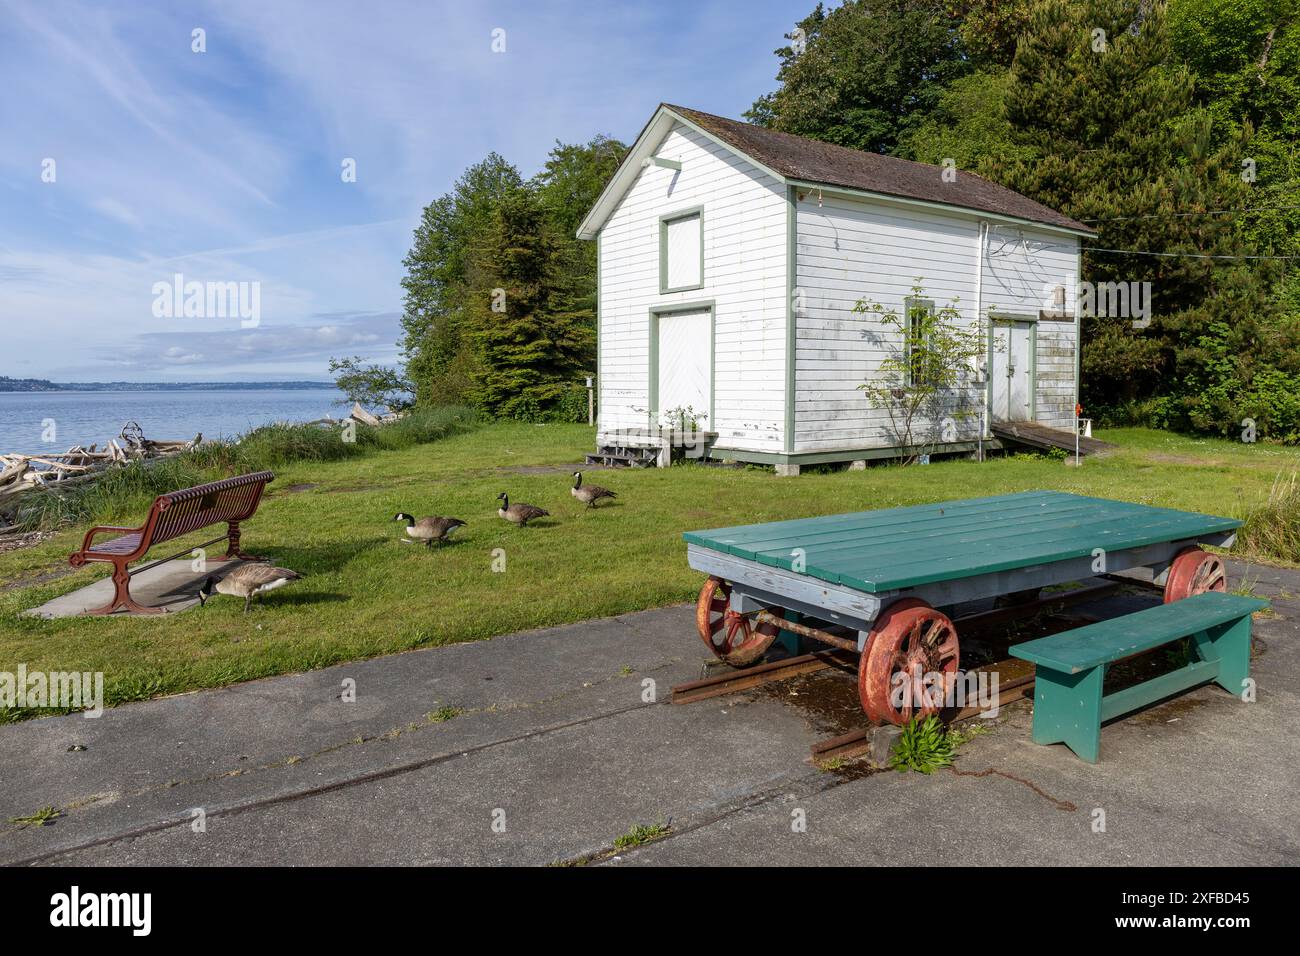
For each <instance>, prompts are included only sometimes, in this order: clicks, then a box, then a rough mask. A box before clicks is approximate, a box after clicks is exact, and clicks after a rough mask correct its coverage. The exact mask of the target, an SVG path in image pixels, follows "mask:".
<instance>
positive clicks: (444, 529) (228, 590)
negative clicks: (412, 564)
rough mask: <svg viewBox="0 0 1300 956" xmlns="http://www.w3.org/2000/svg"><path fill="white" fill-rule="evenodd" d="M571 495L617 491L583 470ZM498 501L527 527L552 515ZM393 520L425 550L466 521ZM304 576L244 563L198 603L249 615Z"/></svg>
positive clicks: (591, 501)
mask: <svg viewBox="0 0 1300 956" xmlns="http://www.w3.org/2000/svg"><path fill="white" fill-rule="evenodd" d="M569 494H571V495H573V497H575V498H577V499H578V500H579V501H581V502H582V503H583V504H585V505H586V506H587V507H588V508H595V507H596V502H598V501H600V500H601V499H602V498H617V497H618V495H617V494H615V493H614V492H612V491H610V490H609V489H608V488H602V487H601V486H600V485H587V484H583V482H582V472H580V471H575V472H574V473H573V487H572V488H570V489H569ZM497 501H499V502H500V503H501V504H500V507H498V508H497V515H498V516H499V517H501V518H503V519H505V520H506V521H509V522H510V523H511V524H515V525H518V526H519V527H521V528H526V527H528V522H530V521H534V520H536V519H538V518H545V517H548V516H549V515H550V512H549V511H547V510H546V509H545V508H539V507H537V506H536V505H529V504H524V503H523V502H515V503H514V504H511V503H510V497H509V495H507V494H506V493H505V492H504V491H503V492H501V494H499V495H497ZM392 520H393V521H405V522H406V535H407V537H409V538H410V539H411V540H412V541H420V542H423V543H424V546H425V548H426V549H427V548H432V547H433V546H434V544H437V545H438V546H439V547H441V546H442V545H443V544H444V543H445V542H446V541H447V540H448V538H449V536H450V535H451V533H452V532H453V531H455V530H456V529H457V528H463V527H465V526H466V522H464V521H462V520H461V519H460V518H450V517H444V516H443V515H428V516H426V517H424V518H416V517H413V516H412V515H409V514H407V513H406V512H405V511H399V512H398V513H397V514H395V515H393V518H392ZM301 577H302V575H300V574H299V573H298V572H297V571H290V570H289V569H288V568H277V567H272V566H271V565H269V564H241V565H240V566H239V567H237V568H235V569H234V570H233V571H231V572H230V573H229V574H227V575H225V576H224V577H221V578H218V577H216V576H215V575H214V576H209V577H208V579H207V580H206V581H204V582H203V587H201V588H200V589H199V605H200V606H201V607H202V606H206V605H207V602H208V598H210V597H212V595H213V594H225V595H229V596H230V597H239V598H243V599H244V613H245V614H247V613H248V609H249V608H250V607H251V606H252V604H253V598H255V597H257V596H258V595H260V594H265V593H267V592H268V591H274V590H275V589H277V588H281V587H284V586H285V585H286V584H289V583H290V582H292V581H297V580H298V579H299V578H301Z"/></svg>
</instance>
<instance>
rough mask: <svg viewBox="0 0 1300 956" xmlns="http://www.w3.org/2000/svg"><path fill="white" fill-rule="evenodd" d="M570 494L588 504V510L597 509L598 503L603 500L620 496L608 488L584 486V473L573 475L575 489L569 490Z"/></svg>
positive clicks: (578, 472) (577, 472)
mask: <svg viewBox="0 0 1300 956" xmlns="http://www.w3.org/2000/svg"><path fill="white" fill-rule="evenodd" d="M569 494H571V495H573V497H575V498H577V499H578V500H579V501H581V502H583V503H585V504H586V506H587V507H588V508H594V507H596V502H597V501H599V500H600V499H601V498H617V497H618V495H616V494H614V492H612V491H610V490H609V489H608V488H602V487H600V485H584V484H583V483H582V472H580V471H575V472H574V473H573V487H572V488H570V489H569Z"/></svg>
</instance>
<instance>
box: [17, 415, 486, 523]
mask: <svg viewBox="0 0 1300 956" xmlns="http://www.w3.org/2000/svg"><path fill="white" fill-rule="evenodd" d="M478 424H479V421H478V417H477V415H476V414H475V413H474V411H473V410H472V409H468V408H461V407H458V406H447V407H444V408H430V409H420V410H416V411H412V412H410V413H409V414H407V415H406V416H404V417H403V418H401V419H399V420H398V421H396V422H392V423H390V424H388V425H383V426H381V427H378V428H371V427H369V426H366V425H357V426H356V428H355V431H354V432H351V433H345V432H344V430H343V429H342V428H339V427H328V426H323V425H298V424H289V423H283V422H279V423H275V424H271V425H262V426H260V427H258V428H254V429H252V430H251V431H249V432H247V433H246V434H244V435H242V436H240V437H239V438H238V439H235V440H234V441H228V442H226V441H214V442H208V443H206V444H204V445H201V446H199V447H198V448H195V449H193V450H192V451H188V452H185V453H183V454H180V455H176V456H175V457H172V458H160V459H155V460H153V461H148V462H132V463H131V464H129V465H127V466H125V467H123V468H112V469H109V470H108V471H105V472H104V473H103V474H102V475H101V476H100V477H99V478H98V479H97V480H95V481H89V482H86V483H85V484H84V485H78V486H76V487H75V488H67V489H66V490H60V491H57V492H55V491H49V492H46V491H39V490H38V491H34V492H33V493H32V494H30V495H26V496H24V498H23V501H22V503H21V505H20V507H19V512H18V515H17V518H18V526H19V527H20V528H21V529H23V530H33V531H35V530H47V529H52V528H57V527H60V526H62V525H66V524H72V523H76V524H81V523H88V522H93V521H103V520H107V519H110V518H112V517H114V516H116V515H123V514H127V513H130V512H133V511H138V510H140V509H141V508H143V507H145V506H147V505H148V503H149V501H151V500H152V499H153V498H155V497H157V496H158V495H161V494H165V493H166V492H168V491H175V490H177V489H178V488H188V487H190V486H191V485H197V484H201V483H202V482H205V481H215V480H216V479H218V478H228V477H230V476H231V475H240V474H247V473H248V472H252V471H264V470H273V469H275V468H277V467H280V466H282V465H286V464H289V463H291V462H303V461H307V462H312V461H338V460H340V459H344V458H354V457H359V456H363V455H368V454H373V453H374V452H376V451H393V450H397V449H401V448H410V447H412V446H414V445H422V444H427V443H429V442H435V441H440V440H441V439H444V438H449V437H451V436H452V435H457V434H460V433H462V432H466V431H469V430H471V429H473V428H475V427H476V426H477V425H478ZM349 437H350V438H352V439H354V440H352V441H348V440H346V438H349Z"/></svg>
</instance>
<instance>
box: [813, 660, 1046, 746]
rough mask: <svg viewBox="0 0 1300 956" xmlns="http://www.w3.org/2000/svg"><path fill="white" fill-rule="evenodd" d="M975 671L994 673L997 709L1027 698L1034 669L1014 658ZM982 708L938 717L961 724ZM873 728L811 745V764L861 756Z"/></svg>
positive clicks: (869, 742)
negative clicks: (1005, 674)
mask: <svg viewBox="0 0 1300 956" xmlns="http://www.w3.org/2000/svg"><path fill="white" fill-rule="evenodd" d="M975 670H976V671H977V672H978V671H997V673H998V675H999V680H998V707H999V708H1001V707H1005V706H1006V705H1007V704H1011V703H1014V702H1016V701H1018V700H1023V699H1024V698H1025V697H1028V696H1029V693H1030V692H1031V691H1032V690H1033V689H1034V668H1033V665H1032V664H1028V663H1027V662H1025V661H1022V660H1018V659H1017V658H1014V657H1013V658H1009V659H1007V660H1005V661H998V662H996V663H993V664H986V665H984V666H983V667H977V668H975ZM1008 672H1009V673H1010V675H1011V676H1010V677H1009V678H1008V679H1002V675H1003V674H1004V673H1008ZM983 711H984V708H982V707H964V708H962V709H961V710H957V711H952V710H949V711H944V712H941V713H940V715H939V716H940V717H941V718H942V719H943V720H945V721H946V722H948V723H950V724H955V723H958V722H960V721H964V720H970V719H972V718H974V717H977V716H979V715H980V714H981V713H983ZM874 729H875V727H874V726H871V725H869V726H866V727H858V728H857V729H855V730H850V731H849V732H848V733H847V734H841V735H840V736H838V737H828V738H827V739H826V740H819V741H817V743H815V744H813V745H812V748H811V750H812V759H813V762H814V763H825V762H826V761H828V760H836V759H839V760H851V759H852V758H854V757H860V756H862V755H863V754H865V753H866V752H867V751H869V750H870V749H871V732H872V731H873V730H874Z"/></svg>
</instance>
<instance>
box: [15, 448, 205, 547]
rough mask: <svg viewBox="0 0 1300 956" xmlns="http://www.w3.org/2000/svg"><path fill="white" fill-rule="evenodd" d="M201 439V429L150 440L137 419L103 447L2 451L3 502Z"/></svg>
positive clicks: (172, 451)
mask: <svg viewBox="0 0 1300 956" xmlns="http://www.w3.org/2000/svg"><path fill="white" fill-rule="evenodd" d="M202 441H203V435H202V434H201V433H200V434H198V435H195V436H194V437H193V438H192V439H190V440H189V441H151V440H149V439H147V438H145V437H144V432H143V431H142V430H141V428H140V425H139V424H138V423H136V422H127V423H126V424H125V425H123V426H122V431H121V432H120V433H119V435H118V437H117V438H116V439H111V440H109V442H108V444H107V445H105V447H104V448H103V449H100V448H99V447H98V444H95V445H91V446H90V447H89V448H83V447H82V446H81V445H73V446H72V447H71V448H69V449H68V450H67V451H65V452H51V453H48V454H44V455H19V454H8V455H0V505H3V504H5V503H6V502H8V501H12V500H14V499H16V498H17V497H18V496H19V495H22V494H25V493H27V492H30V491H35V490H38V489H46V490H58V489H61V488H64V487H68V486H72V485H78V484H82V483H83V482H85V481H89V480H93V479H94V478H96V477H97V476H98V475H99V473H101V472H103V471H104V470H106V469H108V468H111V467H114V466H120V465H126V464H129V463H130V462H133V461H148V460H152V459H155V458H170V457H171V456H172V455H178V454H180V453H181V452H183V451H187V450H189V449H191V448H194V447H196V446H197V445H199V444H200V443H201V442H202ZM3 530H4V529H0V532H2V531H3Z"/></svg>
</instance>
